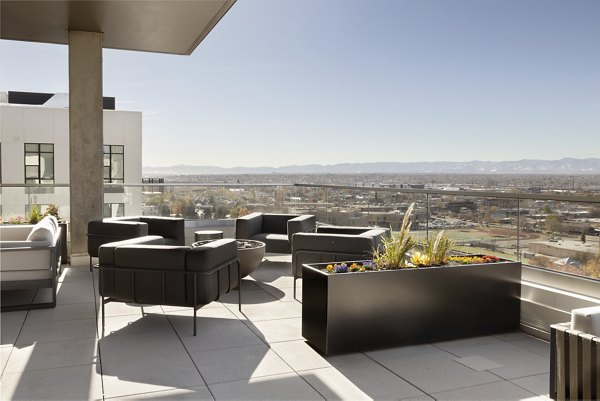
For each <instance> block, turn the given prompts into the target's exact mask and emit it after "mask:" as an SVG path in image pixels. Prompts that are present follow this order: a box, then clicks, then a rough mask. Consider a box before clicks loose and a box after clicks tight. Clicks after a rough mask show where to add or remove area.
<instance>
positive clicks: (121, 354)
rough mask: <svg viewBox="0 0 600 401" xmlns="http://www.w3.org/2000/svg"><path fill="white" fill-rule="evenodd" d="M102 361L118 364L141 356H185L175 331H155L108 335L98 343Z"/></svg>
mask: <svg viewBox="0 0 600 401" xmlns="http://www.w3.org/2000/svg"><path fill="white" fill-rule="evenodd" d="M98 346H99V349H100V356H101V358H102V361H112V362H118V361H123V360H129V359H137V358H140V357H141V356H144V357H146V356H156V357H160V356H173V355H179V356H182V357H183V356H185V355H187V354H186V351H185V348H184V347H183V344H181V341H179V338H178V337H177V334H176V333H175V331H173V330H171V331H154V330H148V331H147V332H146V333H139V334H132V335H107V336H105V337H103V338H101V339H100V341H99V342H98Z"/></svg>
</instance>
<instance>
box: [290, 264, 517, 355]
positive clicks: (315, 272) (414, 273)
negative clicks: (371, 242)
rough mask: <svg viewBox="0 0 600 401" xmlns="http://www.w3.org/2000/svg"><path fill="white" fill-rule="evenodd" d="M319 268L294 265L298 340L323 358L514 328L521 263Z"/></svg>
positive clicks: (317, 265)
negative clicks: (298, 286)
mask: <svg viewBox="0 0 600 401" xmlns="http://www.w3.org/2000/svg"><path fill="white" fill-rule="evenodd" d="M350 263H351V262H348V264H350ZM325 266H327V263H318V264H307V265H303V267H302V274H303V283H302V336H303V337H304V338H305V339H306V340H307V341H308V343H309V344H311V345H312V346H313V347H315V348H316V349H317V350H319V351H320V352H322V353H324V354H332V353H340V352H350V351H358V350H367V349H375V348H382V347H390V346H401V345H406V344H419V343H429V342H434V341H442V340H451V339H458V338H465V337H473V336H480V335H488V334H495V333H501V332H507V331H512V330H516V329H518V328H519V321H520V296H521V262H511V261H502V262H498V263H487V264H480V265H461V266H452V267H426V268H418V269H402V270H386V271H375V272H364V273H342V274H327V273H325V272H323V271H321V270H319V268H323V267H325Z"/></svg>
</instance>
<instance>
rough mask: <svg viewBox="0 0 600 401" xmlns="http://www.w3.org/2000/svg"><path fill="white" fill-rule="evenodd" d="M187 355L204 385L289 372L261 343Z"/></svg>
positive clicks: (277, 357)
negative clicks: (200, 375)
mask: <svg viewBox="0 0 600 401" xmlns="http://www.w3.org/2000/svg"><path fill="white" fill-rule="evenodd" d="M191 356H192V359H193V360H194V362H195V363H196V366H197V367H198V369H199V370H200V373H201V374H202V377H204V380H205V381H206V382H207V383H208V384H213V383H222V382H227V381H236V380H241V379H249V378H253V377H261V376H272V375H277V374H281V373H291V372H293V371H292V369H291V368H290V367H289V366H288V365H287V364H286V363H285V362H284V361H283V360H282V359H281V358H280V357H279V356H277V354H276V353H275V352H273V351H272V350H270V349H269V348H268V347H267V346H266V345H264V344H259V345H251V346H248V347H236V348H225V349H219V350H214V351H204V352H197V353H193V354H191Z"/></svg>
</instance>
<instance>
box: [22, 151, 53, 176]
mask: <svg viewBox="0 0 600 401" xmlns="http://www.w3.org/2000/svg"><path fill="white" fill-rule="evenodd" d="M25 183H26V184H53V183H54V144H51V143H26V144H25Z"/></svg>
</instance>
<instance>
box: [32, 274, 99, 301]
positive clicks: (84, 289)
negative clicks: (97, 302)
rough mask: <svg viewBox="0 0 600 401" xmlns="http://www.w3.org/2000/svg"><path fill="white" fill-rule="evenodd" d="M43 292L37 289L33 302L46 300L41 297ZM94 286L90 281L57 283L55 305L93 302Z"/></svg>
mask: <svg viewBox="0 0 600 401" xmlns="http://www.w3.org/2000/svg"><path fill="white" fill-rule="evenodd" d="M44 295H46V296H47V295H48V294H44V293H43V292H41V291H38V294H37V295H36V297H35V299H34V302H47V301H48V299H47V298H46V297H44V298H43V296H44ZM94 295H95V294H94V287H93V285H92V282H91V281H87V280H85V281H82V280H79V281H73V282H68V283H59V286H58V291H57V293H56V304H57V305H68V304H84V303H90V302H94Z"/></svg>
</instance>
